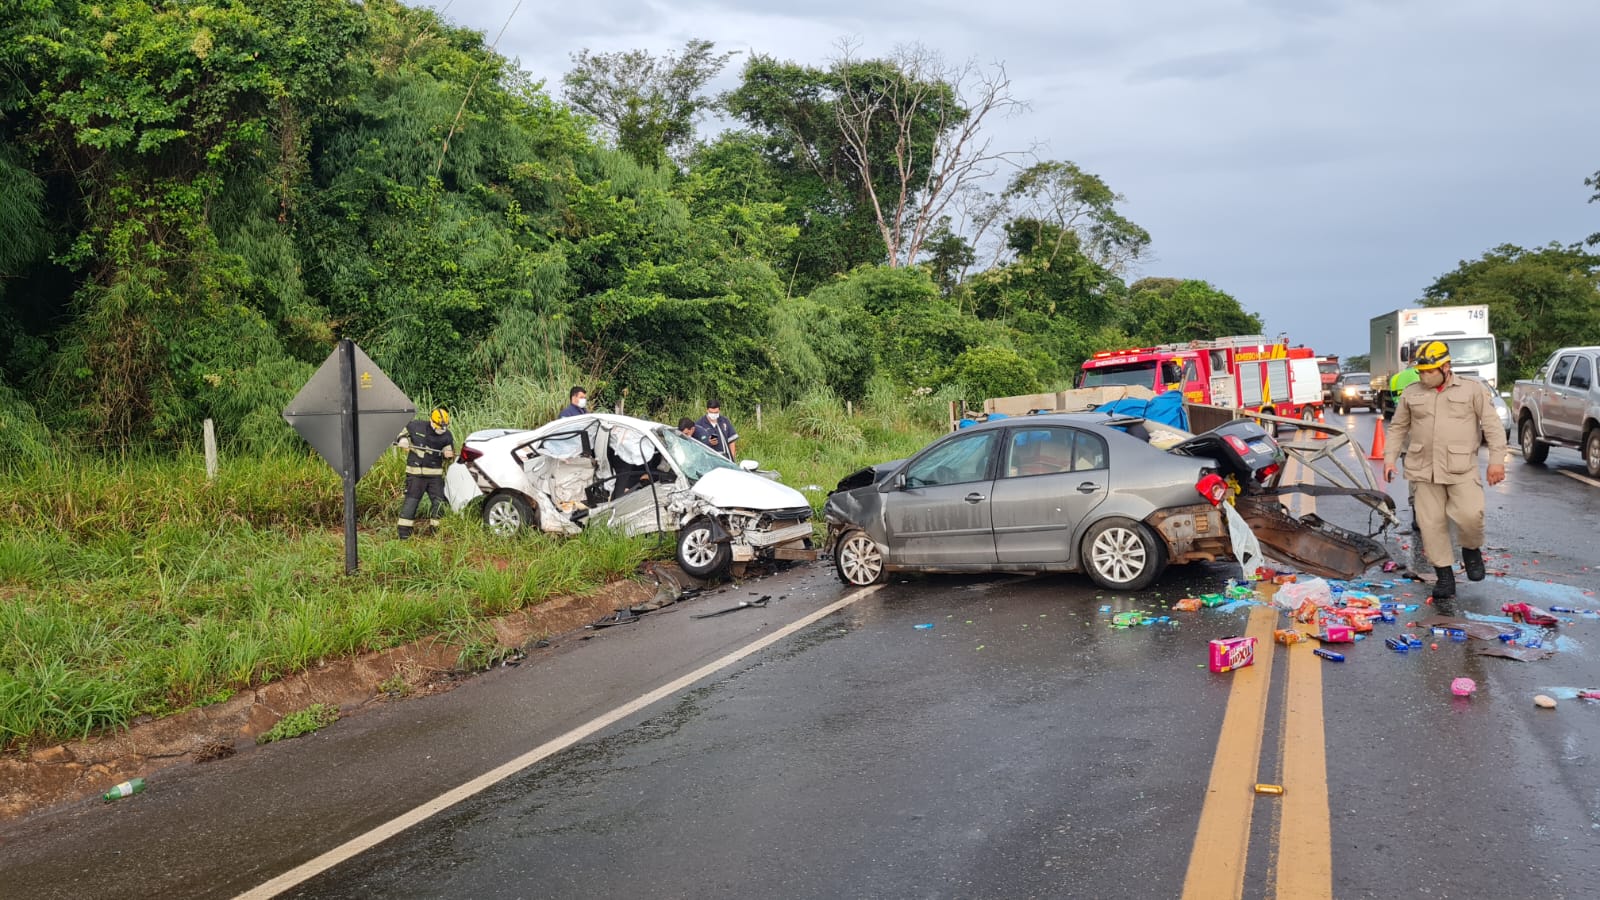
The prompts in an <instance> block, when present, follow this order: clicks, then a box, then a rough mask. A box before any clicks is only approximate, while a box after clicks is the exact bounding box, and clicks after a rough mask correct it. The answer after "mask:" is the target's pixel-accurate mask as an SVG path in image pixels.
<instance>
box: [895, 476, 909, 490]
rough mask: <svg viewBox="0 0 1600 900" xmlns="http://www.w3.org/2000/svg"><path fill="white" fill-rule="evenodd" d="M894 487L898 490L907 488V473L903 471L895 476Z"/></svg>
mask: <svg viewBox="0 0 1600 900" xmlns="http://www.w3.org/2000/svg"><path fill="white" fill-rule="evenodd" d="M894 489H895V490H897V491H903V490H905V489H906V473H904V472H901V473H899V474H897V475H895V476H894Z"/></svg>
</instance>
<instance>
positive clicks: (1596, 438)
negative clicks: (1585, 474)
mask: <svg viewBox="0 0 1600 900" xmlns="http://www.w3.org/2000/svg"><path fill="white" fill-rule="evenodd" d="M1583 467H1584V468H1585V469H1588V470H1589V477H1590V478H1600V427H1593V428H1590V429H1589V434H1588V435H1587V436H1585V437H1584V439H1583Z"/></svg>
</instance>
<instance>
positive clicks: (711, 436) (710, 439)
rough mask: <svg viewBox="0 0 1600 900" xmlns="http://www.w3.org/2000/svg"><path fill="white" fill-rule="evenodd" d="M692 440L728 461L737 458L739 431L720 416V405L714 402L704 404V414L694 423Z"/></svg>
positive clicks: (725, 418)
mask: <svg viewBox="0 0 1600 900" xmlns="http://www.w3.org/2000/svg"><path fill="white" fill-rule="evenodd" d="M694 439H695V440H697V441H699V442H700V443H702V444H705V445H706V446H707V447H710V448H711V449H712V450H715V451H717V452H718V453H720V454H722V455H723V456H726V457H727V458H728V459H738V458H739V431H738V429H736V428H734V427H733V423H732V422H730V421H728V419H727V417H725V416H724V415H723V414H722V404H721V403H720V402H718V401H716V400H713V401H711V402H710V403H707V404H706V414H705V415H703V416H701V417H700V421H698V422H696V423H694Z"/></svg>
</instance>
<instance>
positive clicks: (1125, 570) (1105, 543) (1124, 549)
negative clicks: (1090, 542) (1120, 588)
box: [1091, 528, 1148, 583]
mask: <svg viewBox="0 0 1600 900" xmlns="http://www.w3.org/2000/svg"><path fill="white" fill-rule="evenodd" d="M1091 558H1092V560H1093V563H1094V568H1095V571H1096V572H1099V573H1100V574H1101V575H1103V576H1105V578H1106V579H1107V580H1109V581H1115V582H1118V583H1121V582H1127V581H1132V580H1133V579H1135V578H1138V577H1139V575H1140V574H1141V573H1142V572H1144V567H1145V564H1146V563H1147V562H1148V559H1147V557H1146V554H1145V549H1144V542H1143V541H1141V540H1139V536H1138V535H1137V534H1135V533H1134V532H1133V531H1132V530H1131V529H1127V528H1108V529H1106V530H1105V531H1102V532H1100V535H1099V537H1096V538H1095V539H1094V547H1093V548H1092V550H1091Z"/></svg>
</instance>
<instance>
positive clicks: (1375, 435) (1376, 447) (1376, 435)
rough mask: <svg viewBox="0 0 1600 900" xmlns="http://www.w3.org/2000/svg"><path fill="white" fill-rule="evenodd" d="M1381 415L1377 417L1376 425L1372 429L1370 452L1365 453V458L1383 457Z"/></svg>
mask: <svg viewBox="0 0 1600 900" xmlns="http://www.w3.org/2000/svg"><path fill="white" fill-rule="evenodd" d="M1383 432H1384V427H1383V416H1379V417H1378V425H1377V427H1376V428H1374V429H1373V431H1372V452H1371V453H1368V454H1367V459H1383Z"/></svg>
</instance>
